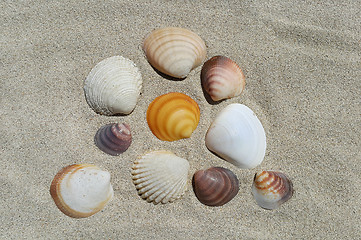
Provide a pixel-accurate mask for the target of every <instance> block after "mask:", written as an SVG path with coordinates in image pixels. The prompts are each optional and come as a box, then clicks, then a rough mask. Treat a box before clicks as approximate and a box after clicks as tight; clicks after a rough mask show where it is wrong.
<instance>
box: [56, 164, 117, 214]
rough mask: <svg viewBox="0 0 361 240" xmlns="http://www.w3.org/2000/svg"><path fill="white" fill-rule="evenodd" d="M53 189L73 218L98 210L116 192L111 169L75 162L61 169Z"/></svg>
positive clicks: (67, 212)
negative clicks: (113, 186) (112, 182)
mask: <svg viewBox="0 0 361 240" xmlns="http://www.w3.org/2000/svg"><path fill="white" fill-rule="evenodd" d="M50 193H51V195H52V197H53V199H54V201H55V203H56V205H57V206H58V208H59V209H60V210H61V211H62V212H63V213H65V214H66V215H68V216H70V217H74V218H80V217H88V216H91V215H93V214H95V213H96V212H98V211H100V210H101V209H103V208H104V206H105V205H106V204H107V203H108V202H109V201H110V200H111V199H112V198H113V195H114V193H113V188H112V185H111V183H110V173H109V172H107V171H102V170H101V169H99V168H98V167H97V166H95V165H91V164H76V165H71V166H68V167H66V168H64V169H62V170H61V171H60V172H59V173H58V174H57V175H56V176H55V178H54V180H53V182H52V185H51V188H50Z"/></svg>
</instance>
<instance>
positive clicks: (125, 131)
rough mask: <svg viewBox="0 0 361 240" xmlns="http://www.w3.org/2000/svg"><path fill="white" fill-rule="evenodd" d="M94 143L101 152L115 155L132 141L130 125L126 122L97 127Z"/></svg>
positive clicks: (125, 148) (124, 149) (126, 147)
mask: <svg viewBox="0 0 361 240" xmlns="http://www.w3.org/2000/svg"><path fill="white" fill-rule="evenodd" d="M94 142H95V145H96V146H97V147H98V148H99V149H100V150H102V151H103V152H105V153H107V154H109V155H112V156H117V155H119V154H121V153H123V152H125V151H126V150H127V149H128V147H129V146H130V144H131V143H132V134H131V132H130V127H129V125H128V124H126V123H121V124H120V123H110V124H107V125H104V126H102V127H101V128H99V130H98V131H97V133H96V134H95V136H94Z"/></svg>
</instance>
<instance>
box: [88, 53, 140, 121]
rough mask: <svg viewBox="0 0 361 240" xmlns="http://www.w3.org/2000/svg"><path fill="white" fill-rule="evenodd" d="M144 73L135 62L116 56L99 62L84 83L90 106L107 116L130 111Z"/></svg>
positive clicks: (134, 102)
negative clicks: (141, 72)
mask: <svg viewBox="0 0 361 240" xmlns="http://www.w3.org/2000/svg"><path fill="white" fill-rule="evenodd" d="M141 88H142V76H141V74H140V72H139V70H138V68H137V67H136V66H135V64H134V62H132V61H131V60H129V59H127V58H124V57H122V56H113V57H110V58H107V59H104V60H103V61H101V62H100V63H98V64H97V65H96V66H95V67H94V68H93V69H92V70H91V72H90V73H89V75H88V77H87V78H86V80H85V82H84V93H85V98H86V100H87V103H88V104H89V106H90V107H91V108H92V109H93V110H94V111H95V112H96V113H100V114H103V115H116V114H129V113H131V112H132V111H133V109H134V108H135V106H136V104H137V101H138V98H139V95H140V90H141Z"/></svg>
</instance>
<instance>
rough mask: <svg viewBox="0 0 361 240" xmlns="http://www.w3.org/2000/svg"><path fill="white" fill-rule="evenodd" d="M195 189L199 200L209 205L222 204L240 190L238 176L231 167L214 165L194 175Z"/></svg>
mask: <svg viewBox="0 0 361 240" xmlns="http://www.w3.org/2000/svg"><path fill="white" fill-rule="evenodd" d="M192 184H193V191H194V193H195V195H196V197H197V198H198V200H199V201H200V202H201V203H203V204H205V205H207V206H222V205H224V204H226V203H228V202H229V201H231V200H232V199H233V198H234V197H235V196H236V195H237V193H238V191H239V182H238V179H237V176H236V175H235V174H234V173H233V172H232V171H231V170H229V169H226V168H222V167H212V168H209V169H207V170H199V171H197V172H196V173H195V174H194V175H193V180H192Z"/></svg>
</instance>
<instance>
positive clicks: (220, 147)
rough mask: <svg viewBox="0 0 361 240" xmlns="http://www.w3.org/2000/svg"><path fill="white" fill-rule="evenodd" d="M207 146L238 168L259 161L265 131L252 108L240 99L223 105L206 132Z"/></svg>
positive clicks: (252, 164)
mask: <svg viewBox="0 0 361 240" xmlns="http://www.w3.org/2000/svg"><path fill="white" fill-rule="evenodd" d="M205 141H206V146H207V148H208V149H209V150H211V151H212V152H214V153H216V154H217V155H219V156H220V157H222V158H223V159H225V160H227V161H229V162H230V163H232V164H234V165H236V166H238V167H240V168H254V167H256V166H257V165H259V164H260V163H261V162H262V161H263V158H264V156H265V152H266V134H265V131H264V129H263V126H262V124H261V122H260V121H259V120H258V118H257V116H256V115H255V114H254V113H253V111H252V110H251V109H249V108H248V107H247V106H245V105H243V104H239V103H234V104H230V105H228V106H227V107H225V108H224V109H223V110H222V111H221V112H220V113H219V114H218V115H217V116H216V118H215V120H214V121H213V123H212V124H211V126H210V127H209V129H208V131H207V134H206V139H205Z"/></svg>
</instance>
